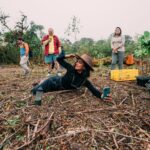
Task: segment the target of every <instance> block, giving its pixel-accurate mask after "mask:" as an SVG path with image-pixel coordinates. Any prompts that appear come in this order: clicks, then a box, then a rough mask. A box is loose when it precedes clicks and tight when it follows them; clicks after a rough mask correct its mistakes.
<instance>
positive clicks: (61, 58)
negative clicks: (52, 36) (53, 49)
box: [57, 52, 73, 70]
mask: <svg viewBox="0 0 150 150" xmlns="http://www.w3.org/2000/svg"><path fill="white" fill-rule="evenodd" d="M57 61H58V63H59V64H60V65H61V66H62V67H64V68H66V69H67V70H71V69H73V66H72V65H71V64H69V63H67V62H66V61H65V53H64V52H63V53H60V54H59V55H58V57H57Z"/></svg>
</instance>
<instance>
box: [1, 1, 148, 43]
mask: <svg viewBox="0 0 150 150" xmlns="http://www.w3.org/2000/svg"><path fill="white" fill-rule="evenodd" d="M0 9H1V11H4V12H5V13H6V14H9V15H10V16H11V18H10V21H9V25H10V26H13V25H14V24H15V22H16V21H17V20H18V19H19V18H20V12H23V13H24V14H25V15H27V16H28V20H29V21H31V20H33V21H34V22H35V23H36V24H40V25H43V26H44V28H45V30H44V31H45V32H47V30H48V28H49V27H52V28H53V29H54V31H55V34H56V35H58V36H59V37H60V38H67V37H66V35H65V34H64V32H65V30H66V29H67V27H68V24H69V23H70V22H71V18H72V17H73V16H76V17H77V18H79V19H80V34H79V35H78V39H80V38H82V37H89V38H93V39H94V40H99V39H105V38H108V36H109V35H110V34H111V33H113V32H114V30H115V27H117V26H119V27H121V28H122V32H123V34H128V35H131V36H133V37H134V36H136V35H137V34H142V33H143V32H144V31H145V30H147V31H150V0H24V1H23V0H0Z"/></svg>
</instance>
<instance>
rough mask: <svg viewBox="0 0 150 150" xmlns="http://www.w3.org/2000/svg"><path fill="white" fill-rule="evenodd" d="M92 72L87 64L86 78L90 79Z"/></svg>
mask: <svg viewBox="0 0 150 150" xmlns="http://www.w3.org/2000/svg"><path fill="white" fill-rule="evenodd" d="M90 71H91V69H90V67H89V66H88V65H87V64H85V72H86V77H90Z"/></svg>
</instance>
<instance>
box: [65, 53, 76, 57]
mask: <svg viewBox="0 0 150 150" xmlns="http://www.w3.org/2000/svg"><path fill="white" fill-rule="evenodd" d="M66 57H67V58H74V57H75V55H74V54H68V55H66Z"/></svg>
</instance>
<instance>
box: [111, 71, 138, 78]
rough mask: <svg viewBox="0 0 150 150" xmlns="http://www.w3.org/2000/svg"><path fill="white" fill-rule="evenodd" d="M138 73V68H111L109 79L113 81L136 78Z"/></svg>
mask: <svg viewBox="0 0 150 150" xmlns="http://www.w3.org/2000/svg"><path fill="white" fill-rule="evenodd" d="M138 75H139V70H138V69H122V70H111V80H115V81H127V80H136V76H138Z"/></svg>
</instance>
